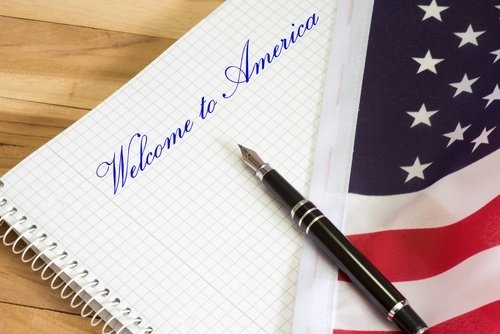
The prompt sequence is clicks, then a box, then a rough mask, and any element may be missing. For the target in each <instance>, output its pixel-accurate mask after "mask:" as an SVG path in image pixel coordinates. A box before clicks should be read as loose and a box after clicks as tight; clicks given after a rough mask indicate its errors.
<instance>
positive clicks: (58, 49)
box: [0, 17, 174, 109]
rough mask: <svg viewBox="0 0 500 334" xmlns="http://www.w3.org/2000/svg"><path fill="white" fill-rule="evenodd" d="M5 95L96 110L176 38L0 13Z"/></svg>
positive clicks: (0, 91) (0, 74)
mask: <svg viewBox="0 0 500 334" xmlns="http://www.w3.org/2000/svg"><path fill="white" fill-rule="evenodd" d="M0 26H1V27H2V29H0V60H1V64H2V65H1V66H0V97H5V98H12V99H18V100H27V101H36V102H43V103H48V104H56V105H65V106H72V107H78V108H84V109H91V108H93V107H95V106H96V105H97V104H98V103H99V102H101V101H102V100H104V99H105V98H106V97H108V96H109V95H110V94H111V93H113V92H114V91H115V90H116V89H118V88H119V87H120V86H121V85H123V84H124V83H125V82H126V81H128V80H129V79H131V78H132V77H133V76H134V75H135V74H137V73H138V72H139V71H140V70H142V69H143V68H144V67H145V66H146V65H147V64H148V63H150V62H151V61H152V60H153V59H154V58H156V57H157V56H158V55H159V54H160V53H161V52H162V51H164V50H165V49H166V48H168V47H169V46H170V45H171V44H172V43H173V42H174V40H171V39H165V38H158V37H149V36H141V35H134V34H127V33H121V32H120V33H119V32H108V31H103V30H97V29H90V28H81V27H74V26H67V25H62V24H55V23H46V22H38V21H30V20H24V19H16V18H7V17H0Z"/></svg>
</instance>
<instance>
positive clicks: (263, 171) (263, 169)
mask: <svg viewBox="0 0 500 334" xmlns="http://www.w3.org/2000/svg"><path fill="white" fill-rule="evenodd" d="M272 170H273V168H272V167H271V166H270V165H269V164H268V163H265V164H263V165H262V166H260V167H259V168H257V170H256V171H255V175H257V177H258V178H259V180H260V181H261V182H262V180H263V179H264V175H266V174H267V173H269V172H270V171H272Z"/></svg>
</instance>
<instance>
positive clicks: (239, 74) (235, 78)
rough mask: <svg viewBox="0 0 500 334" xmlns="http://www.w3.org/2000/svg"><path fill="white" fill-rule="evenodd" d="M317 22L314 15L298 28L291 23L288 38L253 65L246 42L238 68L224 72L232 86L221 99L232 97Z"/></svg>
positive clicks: (248, 41) (229, 67)
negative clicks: (243, 84) (241, 85)
mask: <svg viewBox="0 0 500 334" xmlns="http://www.w3.org/2000/svg"><path fill="white" fill-rule="evenodd" d="M318 21H319V16H318V15H316V13H314V14H312V15H311V16H309V17H308V18H307V20H306V22H305V23H303V24H299V26H298V27H296V25H295V23H292V27H294V28H295V30H293V31H292V32H291V33H290V36H289V37H288V38H282V39H281V40H280V42H279V43H277V44H276V45H275V46H274V48H273V51H272V52H270V53H269V52H266V54H265V55H264V56H263V57H261V58H259V59H258V60H257V61H256V62H254V63H252V62H251V61H250V40H247V41H246V42H245V44H244V45H243V50H242V52H241V57H240V64H239V65H238V66H236V65H231V66H228V67H226V70H225V71H224V74H225V76H226V79H227V80H229V81H230V82H232V83H233V84H234V85H233V87H232V91H231V92H230V93H224V94H222V97H224V98H226V99H228V98H230V97H231V96H233V95H234V94H235V93H236V91H237V90H238V87H239V85H240V84H242V83H248V82H249V81H250V79H251V78H252V76H253V75H258V74H259V72H262V71H263V70H264V69H265V68H266V66H267V65H270V64H271V63H272V62H273V60H274V59H276V58H278V57H279V56H280V55H281V53H282V52H283V51H284V50H287V49H288V48H289V47H290V46H291V45H292V44H294V43H295V42H297V40H298V39H299V38H300V37H303V36H304V34H305V33H306V31H307V30H311V29H312V28H314V26H315V25H316V24H318Z"/></svg>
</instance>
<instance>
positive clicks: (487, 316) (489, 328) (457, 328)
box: [333, 301, 500, 334]
mask: <svg viewBox="0 0 500 334" xmlns="http://www.w3.org/2000/svg"><path fill="white" fill-rule="evenodd" d="M397 333H401V332H400V331H356V330H346V329H334V330H333V334H397ZM429 333H430V334H450V333H467V334H468V333H474V334H495V333H497V334H498V333H500V301H496V302H493V303H490V304H487V305H485V306H482V307H479V308H477V309H475V310H473V311H470V312H468V313H465V314H462V315H459V316H458V317H455V318H452V319H450V320H446V321H444V322H442V323H440V324H437V325H435V326H432V327H431V328H430V331H429Z"/></svg>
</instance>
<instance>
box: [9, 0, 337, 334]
mask: <svg viewBox="0 0 500 334" xmlns="http://www.w3.org/2000/svg"><path fill="white" fill-rule="evenodd" d="M313 12H316V13H319V15H320V17H321V19H320V20H321V21H320V24H318V26H317V27H315V29H314V30H312V31H310V32H308V35H306V36H304V37H303V38H302V39H300V40H299V41H298V42H297V43H296V44H295V45H293V47H290V48H289V50H287V52H286V53H283V55H282V56H280V58H279V59H276V60H275V61H274V62H273V63H272V64H271V65H270V66H269V67H268V68H266V69H265V71H263V72H262V73H261V74H259V75H258V76H256V77H255V78H252V81H251V82H249V83H248V84H245V85H242V86H241V87H240V88H239V89H238V91H237V93H236V94H235V95H234V96H233V97H232V98H231V99H226V100H224V99H222V98H221V97H220V94H221V93H222V92H225V91H228V90H229V89H230V88H231V87H230V85H229V84H228V81H227V80H226V79H225V78H224V75H223V73H224V68H225V67H226V66H228V65H232V64H235V63H237V62H238V61H239V57H240V54H241V48H242V46H243V43H244V42H245V41H246V40H247V39H250V41H251V48H252V49H251V52H252V55H254V56H255V57H258V56H260V55H263V54H265V52H268V51H270V50H272V47H274V45H275V44H273V43H276V41H279V39H280V38H283V37H285V36H287V34H289V33H290V31H291V23H292V22H295V23H298V22H300V21H301V20H305V19H306V18H307V17H308V16H309V15H311V14H312V13H313ZM229 13H230V15H229ZM333 13H334V4H332V3H331V2H329V1H326V0H323V1H284V0H282V1H275V2H273V3H272V4H269V3H264V2H258V3H256V4H250V3H248V2H244V1H239V0H238V1H229V2H226V3H224V4H223V5H222V6H221V7H220V8H219V9H218V10H216V11H215V12H214V13H213V14H212V15H211V16H210V17H209V18H208V19H207V20H204V21H203V22H202V23H201V24H200V25H199V26H197V27H195V28H194V29H193V30H192V31H191V32H189V33H188V34H187V35H186V36H185V37H183V38H182V39H181V40H180V41H179V42H178V43H176V44H175V45H174V46H172V47H171V48H170V49H169V50H168V51H167V52H165V53H163V54H162V55H161V56H160V57H159V58H158V59H156V60H155V61H154V62H153V63H152V64H150V65H148V67H147V68H146V69H145V70H144V71H142V72H141V73H139V74H138V75H137V76H136V77H135V78H134V79H132V80H131V81H130V82H129V83H127V84H126V85H125V86H124V87H122V88H121V89H120V90H118V91H117V92H115V93H114V94H113V95H112V96H111V97H110V98H109V99H107V100H106V101H104V102H103V103H102V104H100V105H99V106H98V107H97V108H95V109H94V110H93V111H91V112H90V113H89V114H88V115H87V116H85V117H84V118H83V119H82V120H80V121H79V122H77V123H76V124H74V125H73V126H72V127H70V129H68V130H66V131H64V133H63V134H62V135H60V136H58V137H57V138H55V139H54V140H52V141H51V142H50V144H49V145H48V146H45V147H43V148H42V149H40V150H38V151H37V152H35V153H34V154H33V155H32V156H31V157H30V158H29V159H27V160H25V161H24V162H23V163H22V164H20V165H19V166H17V167H16V168H15V169H14V170H13V171H11V172H9V173H8V175H7V176H6V177H5V182H6V184H7V185H13V186H12V187H6V191H8V197H11V198H12V199H13V201H14V202H15V203H17V204H16V205H17V206H19V207H21V208H23V210H24V211H26V212H27V215H28V216H29V219H30V220H32V221H34V222H36V224H37V225H39V226H41V227H42V230H43V231H45V232H46V233H47V234H50V235H51V236H52V237H53V238H54V239H56V240H58V241H59V243H60V244H61V246H62V247H63V248H65V249H67V251H68V252H69V253H70V254H72V255H74V256H76V257H77V258H78V260H79V262H81V263H83V264H84V265H85V267H86V268H88V269H89V271H91V272H92V274H93V275H95V276H97V277H99V279H100V281H101V282H102V284H103V286H106V287H109V288H110V289H111V290H113V293H114V294H115V295H116V296H118V297H120V299H122V300H124V302H125V303H126V304H128V305H131V306H132V307H133V308H134V309H135V310H136V311H137V313H139V314H140V315H141V316H142V317H143V318H144V319H145V321H146V322H148V323H150V324H151V325H152V326H153V327H154V328H155V330H156V332H157V333H188V332H189V333H227V332H230V333H235V332H238V333H252V334H254V333H289V332H290V330H291V323H292V320H291V319H292V315H293V305H294V294H295V281H296V276H297V270H298V265H299V251H300V249H301V247H302V239H303V238H302V236H301V235H300V234H299V232H298V229H297V228H295V227H293V226H292V225H291V222H290V221H289V219H288V217H287V213H286V212H285V211H284V210H283V208H282V207H281V206H280V205H279V204H278V203H275V202H274V201H272V200H271V199H270V197H269V194H267V193H266V191H265V189H263V188H262V187H261V186H260V185H259V184H258V182H257V181H256V180H255V179H254V178H253V177H252V175H251V173H250V172H249V171H248V170H246V168H245V167H244V166H243V164H242V163H241V161H240V157H239V152H238V149H237V146H236V143H237V142H240V143H242V144H246V145H248V146H251V147H254V148H255V149H256V150H258V151H261V152H262V155H263V156H264V157H265V158H267V159H269V160H272V161H271V163H272V165H273V166H275V167H276V168H277V169H279V170H280V172H281V173H282V174H283V175H284V176H285V177H286V178H289V179H290V180H291V182H292V183H293V184H294V185H296V187H297V188H298V189H299V190H300V191H302V192H306V190H307V187H308V184H309V181H310V176H311V166H312V157H313V151H314V142H315V141H314V140H315V135H316V131H317V122H318V118H319V109H320V101H321V91H322V90H321V88H322V86H323V77H324V69H325V68H326V59H327V56H328V52H329V49H328V46H329V39H330V36H331V28H332V25H333V19H334V18H333ZM202 96H206V97H207V98H217V99H218V100H219V103H218V105H217V108H216V111H215V112H214V113H213V114H212V115H209V117H207V119H206V120H201V119H200V118H198V117H197V113H198V112H199V102H200V99H201V97H202ZM186 119H190V120H192V121H193V122H194V125H193V130H192V132H190V133H187V134H186V135H185V138H183V139H182V140H180V141H179V142H177V143H176V144H175V146H174V147H173V148H172V149H170V150H168V151H165V152H164V154H163V155H162V156H161V157H160V158H159V159H157V160H155V161H154V162H153V163H152V165H151V166H147V167H146V169H145V170H144V171H142V172H140V173H139V175H138V176H137V177H136V178H134V179H132V178H128V179H127V183H126V186H125V187H124V188H123V189H121V188H120V189H118V192H117V194H116V195H114V194H113V191H112V183H111V182H110V178H109V177H108V178H97V177H96V175H95V170H96V167H97V165H98V164H99V163H100V162H102V161H111V159H112V157H113V154H115V159H116V158H117V157H118V156H119V149H120V147H121V145H126V144H128V142H129V140H130V138H131V137H132V136H133V134H135V133H136V132H139V133H142V134H147V136H148V143H149V145H151V146H149V147H154V146H153V145H155V144H157V143H159V142H161V141H162V139H163V138H165V137H166V136H168V134H169V133H170V132H172V131H174V130H175V129H176V128H177V127H178V126H181V125H182V124H183V122H184V121H185V120H186ZM138 147H139V146H138V144H136V145H135V146H132V149H135V150H136V152H137V150H138ZM135 162H136V163H137V161H135Z"/></svg>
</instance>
